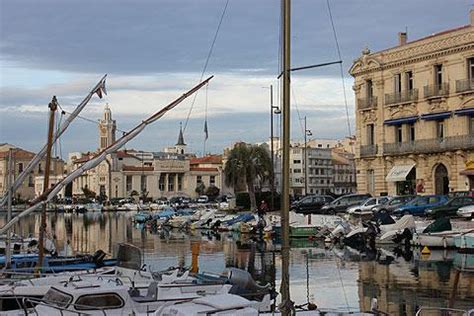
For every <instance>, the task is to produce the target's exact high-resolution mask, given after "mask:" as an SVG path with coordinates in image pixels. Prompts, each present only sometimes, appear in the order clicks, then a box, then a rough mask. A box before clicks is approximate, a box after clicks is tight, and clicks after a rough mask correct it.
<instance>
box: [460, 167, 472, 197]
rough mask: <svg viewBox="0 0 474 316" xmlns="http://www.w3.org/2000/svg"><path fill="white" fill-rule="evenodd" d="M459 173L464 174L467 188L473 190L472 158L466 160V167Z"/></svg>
mask: <svg viewBox="0 0 474 316" xmlns="http://www.w3.org/2000/svg"><path fill="white" fill-rule="evenodd" d="M459 174H460V175H463V176H466V178H467V179H466V183H467V186H468V187H469V190H470V191H472V190H474V160H469V161H468V162H466V169H464V170H463V171H461V172H460V173H459Z"/></svg>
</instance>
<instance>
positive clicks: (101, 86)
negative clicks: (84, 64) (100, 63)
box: [94, 78, 107, 99]
mask: <svg viewBox="0 0 474 316" xmlns="http://www.w3.org/2000/svg"><path fill="white" fill-rule="evenodd" d="M94 92H95V93H97V96H98V97H99V98H101V99H102V96H103V94H105V95H107V90H106V89H105V78H104V80H102V81H101V82H100V84H99V86H98V87H97V89H96V90H95V91H94ZM102 93H103V94H102Z"/></svg>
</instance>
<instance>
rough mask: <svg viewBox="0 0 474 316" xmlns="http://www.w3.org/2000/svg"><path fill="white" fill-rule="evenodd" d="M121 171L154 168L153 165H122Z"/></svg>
mask: <svg viewBox="0 0 474 316" xmlns="http://www.w3.org/2000/svg"><path fill="white" fill-rule="evenodd" d="M122 170H123V171H153V170H155V168H154V167H153V166H127V165H123V166H122Z"/></svg>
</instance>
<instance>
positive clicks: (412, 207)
mask: <svg viewBox="0 0 474 316" xmlns="http://www.w3.org/2000/svg"><path fill="white" fill-rule="evenodd" d="M447 201H448V197H447V196H446V195H422V196H418V197H416V198H415V199H413V200H412V201H410V202H408V203H407V204H405V205H402V206H400V207H399V208H397V209H396V210H395V211H394V212H393V215H397V216H400V215H406V214H411V215H421V216H423V215H425V213H426V212H425V211H426V210H427V209H429V208H432V207H435V206H439V205H442V204H444V203H446V202H447Z"/></svg>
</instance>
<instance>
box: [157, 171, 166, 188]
mask: <svg viewBox="0 0 474 316" xmlns="http://www.w3.org/2000/svg"><path fill="white" fill-rule="evenodd" d="M158 189H159V190H160V191H161V192H163V191H164V190H165V175H164V174H163V173H162V174H160V179H159V180H158Z"/></svg>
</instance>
